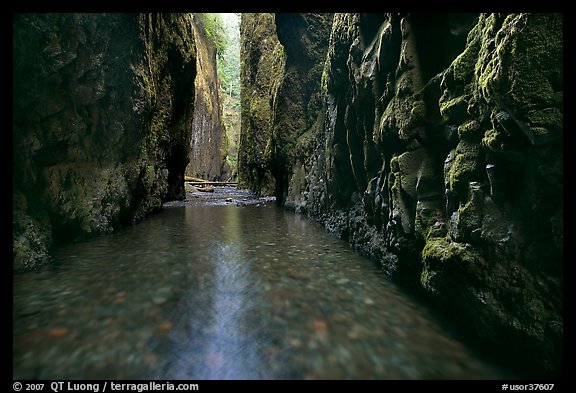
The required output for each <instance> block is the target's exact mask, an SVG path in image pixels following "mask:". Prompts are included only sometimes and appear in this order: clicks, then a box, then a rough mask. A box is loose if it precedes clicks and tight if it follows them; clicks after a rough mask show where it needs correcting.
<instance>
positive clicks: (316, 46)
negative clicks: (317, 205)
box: [238, 13, 333, 205]
mask: <svg viewBox="0 0 576 393" xmlns="http://www.w3.org/2000/svg"><path fill="white" fill-rule="evenodd" d="M332 17H333V14H297V13H286V14H276V15H272V14H244V15H243V16H242V27H241V29H242V30H241V37H242V40H243V41H242V48H241V51H242V53H243V55H242V56H243V64H244V66H243V68H242V70H241V80H242V89H243V90H242V129H243V131H242V133H241V142H240V143H241V146H240V156H239V161H238V166H239V175H240V179H241V181H243V182H244V184H246V185H247V186H249V187H250V188H252V189H253V190H256V191H258V192H265V193H271V192H272V190H273V192H274V194H275V196H276V201H277V203H279V204H284V203H288V205H291V204H294V203H295V201H292V200H288V201H287V200H286V197H287V195H288V187H289V185H290V182H289V180H290V177H291V176H292V175H293V173H294V171H295V167H298V168H301V162H300V157H303V156H306V155H308V153H309V150H310V148H311V143H312V142H313V141H312V139H311V138H310V137H311V135H313V133H314V132H315V130H316V129H317V128H318V127H320V126H321V125H322V124H323V119H324V107H323V95H322V94H321V76H322V70H323V66H324V60H325V58H326V53H327V50H328V40H329V36H330V26H331V25H332ZM311 129H312V130H311ZM310 130H311V131H310ZM296 171H297V169H296ZM299 173H300V172H299Z"/></svg>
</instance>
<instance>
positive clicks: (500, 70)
mask: <svg viewBox="0 0 576 393" xmlns="http://www.w3.org/2000/svg"><path fill="white" fill-rule="evenodd" d="M324 17H326V15H325V16H324ZM299 18H300V19H299ZM302 18H304V17H302V16H300V17H295V16H286V15H277V16H276V25H277V28H278V37H279V39H280V42H281V44H282V45H283V46H284V48H285V50H284V52H283V53H284V54H285V56H286V59H285V64H286V66H285V67H286V71H285V74H284V75H285V76H284V82H283V83H282V85H281V86H280V88H279V89H278V93H277V94H276V95H275V96H274V95H271V96H274V97H275V100H276V101H275V102H277V103H279V102H282V103H283V104H282V105H279V104H278V106H277V107H276V108H274V106H272V110H270V108H271V107H270V106H266V110H262V111H261V112H259V113H260V114H261V118H260V119H261V122H262V123H266V124H270V123H267V122H271V123H272V135H273V137H272V144H271V145H270V146H269V147H270V148H269V149H268V150H267V156H266V157H265V159H264V162H268V163H274V165H276V166H275V167H274V169H273V171H274V173H275V174H278V173H281V174H282V176H277V177H276V183H277V184H276V190H277V191H278V189H279V185H278V182H280V183H281V184H280V188H281V187H285V188H281V189H282V190H288V192H287V197H286V199H283V197H282V195H286V194H280V197H281V198H280V201H285V204H286V206H287V207H289V208H293V209H296V210H297V211H301V212H307V213H308V214H309V215H310V216H312V217H314V218H315V219H317V220H318V221H320V222H322V223H323V224H324V225H325V226H326V227H327V228H328V229H329V230H331V231H332V232H334V233H336V234H337V235H339V236H340V237H342V238H344V239H347V240H348V241H350V243H352V244H353V245H354V247H356V248H357V249H358V250H360V251H361V252H363V253H364V254H366V255H367V256H370V257H371V258H373V259H374V260H375V261H377V262H378V263H379V264H380V265H381V266H382V267H383V269H385V270H386V271H387V272H388V273H389V274H391V275H392V276H393V277H395V278H396V279H397V280H399V281H401V282H403V283H405V284H406V285H410V286H412V287H413V288H417V289H418V290H419V291H420V292H421V293H423V294H425V295H426V296H427V297H428V298H429V299H431V300H432V301H433V302H435V303H436V305H437V306H438V308H439V309H441V310H443V311H444V312H445V314H447V315H449V316H451V317H452V319H453V320H454V321H456V322H458V323H460V324H462V325H464V326H465V327H466V329H467V330H468V331H470V332H472V334H473V335H474V336H475V337H477V338H478V339H479V340H480V342H481V343H482V344H484V345H485V347H486V348H491V350H493V351H497V352H500V355H502V356H503V357H505V358H507V359H508V360H509V362H510V363H509V364H510V365H511V366H514V367H515V369H516V370H518V371H519V372H521V373H523V374H524V375H527V376H531V377H535V376H539V377H549V376H557V375H559V374H560V373H561V370H562V366H563V364H562V345H563V297H562V292H563V268H562V261H563V194H562V190H563V99H562V98H563V33H562V29H563V17H562V15H559V14H510V15H509V14H418V13H412V14H409V15H408V14H407V15H404V14H335V15H333V17H332V16H330V17H329V18H330V20H332V26H331V32H330V40H329V44H328V47H327V49H326V51H327V56H326V59H325V61H324V62H323V65H324V68H323V71H322V73H318V72H316V71H314V72H311V73H309V74H300V75H310V76H312V75H313V77H314V78H319V79H318V80H317V82H318V83H320V84H321V85H320V86H321V90H320V91H319V93H318V95H317V96H318V97H320V101H314V99H311V100H310V101H300V102H298V100H299V99H301V98H299V97H304V96H299V93H300V92H302V91H304V90H305V89H306V87H307V86H309V83H310V82H309V80H308V79H307V78H305V77H300V78H290V73H291V72H295V75H296V74H297V72H299V71H302V69H303V68H304V67H303V65H302V64H300V63H302V61H301V60H300V59H305V58H306V57H307V54H308V53H309V52H310V51H312V52H315V51H317V47H315V46H314V44H313V43H311V42H309V41H308V40H307V39H306V38H302V39H297V37H306V36H307V35H306V34H310V31H311V30H313V29H311V28H307V29H304V30H303V31H305V32H306V33H303V32H302V31H300V30H299V28H300V26H301V19H302ZM317 18H320V17H317ZM304 19H305V20H312V18H310V17H307V18H304ZM283 21H286V23H287V24H288V21H290V22H289V23H290V24H291V25H292V26H295V27H294V31H295V32H297V33H293V34H294V36H290V35H289V30H288V29H286V32H285V34H284V33H283V32H282V30H281V29H280V27H281V25H282V23H283ZM303 25H304V24H302V26H303ZM307 25H308V26H312V25H313V24H311V23H307ZM253 30H257V27H254V28H253ZM292 43H297V45H294V46H293V50H291V48H292V46H290V45H291V44H292ZM269 52H270V53H272V51H269ZM244 53H245V52H244ZM252 64H253V63H252ZM293 65H296V69H295V70H292V69H291V67H292V66H293ZM248 66H249V65H248V64H244V67H245V68H244V70H243V72H246V69H247V68H248ZM298 67H300V68H298ZM312 68H314V70H316V65H314V67H312ZM274 75H276V74H274ZM288 86H289V89H288V90H289V91H290V92H291V94H286V95H284V96H282V95H281V93H282V92H284V90H283V87H288ZM243 94H245V93H243ZM243 99H246V96H243ZM266 102H269V101H266ZM309 102H319V103H320V105H321V110H320V111H319V112H320V114H319V115H318V116H316V112H314V110H309V111H308V112H306V110H305V109H304V108H306V105H308V104H309ZM306 113H308V116H306V115H305V114H306ZM310 114H312V115H313V116H310ZM243 122H244V118H243ZM242 127H243V133H244V132H245V131H246V130H247V128H246V127H245V124H244V123H243V124H242ZM267 127H268V128H266V130H269V129H270V126H268V125H267ZM256 129H257V130H258V132H260V130H261V129H259V128H254V129H252V130H256ZM280 130H281V131H280ZM295 130H297V131H295ZM302 131H304V132H302ZM247 132H248V133H249V135H244V134H243V138H250V137H252V138H254V135H261V134H258V133H254V131H252V134H250V132H251V131H249V130H248V131H247ZM266 132H267V133H269V132H270V131H266ZM266 135H269V134H266ZM283 179H287V180H286V181H287V182H288V185H287V186H286V185H283V184H282V182H283V181H285V180H283ZM254 182H255V183H257V182H258V179H256V180H254ZM277 196H278V193H277Z"/></svg>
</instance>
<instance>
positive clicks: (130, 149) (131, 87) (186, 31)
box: [13, 14, 196, 270]
mask: <svg viewBox="0 0 576 393" xmlns="http://www.w3.org/2000/svg"><path fill="white" fill-rule="evenodd" d="M191 17H192V16H191V14H15V15H14V18H13V33H14V34H13V48H14V52H13V69H14V76H13V78H14V84H13V86H14V90H13V103H14V104H13V107H14V109H13V113H14V131H13V136H14V139H13V157H14V165H13V212H14V218H13V251H14V253H13V254H14V258H13V267H14V269H15V270H25V269H31V268H34V267H36V266H38V265H41V264H44V263H47V262H48V261H49V260H50V255H49V253H48V249H49V248H50V245H51V244H52V241H54V242H56V243H58V242H62V241H70V240H76V239H81V238H88V237H91V236H95V235H101V234H104V233H108V232H110V231H112V230H113V229H114V228H117V227H118V226H120V225H125V224H130V223H131V222H134V221H139V220H141V219H142V218H143V217H144V216H146V215H147V214H150V213H151V212H154V211H157V210H159V209H160V208H161V205H162V202H164V201H165V200H169V199H174V198H178V197H182V196H183V194H184V190H183V186H184V182H183V175H184V169H185V167H186V164H187V162H188V151H189V141H190V129H191V120H192V118H191V114H192V111H193V106H194V84H193V81H194V77H195V74H196V67H195V60H196V58H195V46H194V38H193V36H192V29H191Z"/></svg>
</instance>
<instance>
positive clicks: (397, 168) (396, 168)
mask: <svg viewBox="0 0 576 393" xmlns="http://www.w3.org/2000/svg"><path fill="white" fill-rule="evenodd" d="M390 169H392V173H399V172H400V165H399V164H398V156H393V157H392V159H391V160H390Z"/></svg>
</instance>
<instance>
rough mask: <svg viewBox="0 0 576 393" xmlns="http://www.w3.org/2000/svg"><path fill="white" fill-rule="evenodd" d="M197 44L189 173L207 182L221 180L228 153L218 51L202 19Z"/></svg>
mask: <svg viewBox="0 0 576 393" xmlns="http://www.w3.org/2000/svg"><path fill="white" fill-rule="evenodd" d="M192 26H193V30H194V39H195V43H196V79H195V80H194V90H195V103H194V116H193V119H192V131H191V133H192V138H191V139H190V162H189V164H188V166H187V167H186V174H187V175H189V176H194V177H199V178H202V179H208V180H221V177H222V174H223V170H224V165H225V160H226V154H225V138H226V130H225V128H224V124H223V119H222V100H221V97H220V87H219V81H218V73H217V70H216V48H215V47H214V43H213V42H211V41H210V40H209V39H208V37H207V36H206V30H205V27H204V25H203V24H202V18H201V17H200V16H199V15H198V14H195V15H194V18H193V24H192Z"/></svg>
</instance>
